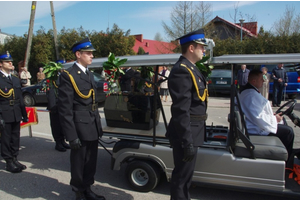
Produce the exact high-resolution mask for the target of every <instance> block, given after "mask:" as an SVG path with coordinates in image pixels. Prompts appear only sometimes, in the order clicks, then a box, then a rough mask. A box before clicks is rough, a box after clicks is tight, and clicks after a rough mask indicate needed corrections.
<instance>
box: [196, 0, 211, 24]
mask: <svg viewBox="0 0 300 200" xmlns="http://www.w3.org/2000/svg"><path fill="white" fill-rule="evenodd" d="M196 8H197V9H198V15H199V20H200V26H201V27H203V26H205V25H206V24H207V23H208V22H209V21H210V20H211V16H212V12H211V10H212V8H211V4H210V3H207V2H204V1H200V2H199V3H198V5H197V7H196Z"/></svg>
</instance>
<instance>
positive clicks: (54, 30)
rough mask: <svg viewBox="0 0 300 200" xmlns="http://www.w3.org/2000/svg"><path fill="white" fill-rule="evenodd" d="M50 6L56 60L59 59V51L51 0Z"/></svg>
mask: <svg viewBox="0 0 300 200" xmlns="http://www.w3.org/2000/svg"><path fill="white" fill-rule="evenodd" d="M50 7H51V17H52V24H53V35H54V46H55V52H56V60H59V52H58V47H57V31H56V23H55V15H54V7H53V1H50Z"/></svg>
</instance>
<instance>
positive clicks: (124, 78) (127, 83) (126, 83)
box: [120, 67, 134, 92]
mask: <svg viewBox="0 0 300 200" xmlns="http://www.w3.org/2000/svg"><path fill="white" fill-rule="evenodd" d="M123 70H124V72H125V74H122V75H121V76H120V87H121V91H126V92H131V79H132V78H133V77H134V70H133V69H132V68H131V67H124V68H123Z"/></svg>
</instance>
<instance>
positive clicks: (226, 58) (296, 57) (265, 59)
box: [63, 53, 300, 68]
mask: <svg viewBox="0 0 300 200" xmlns="http://www.w3.org/2000/svg"><path fill="white" fill-rule="evenodd" d="M180 55H181V54H158V55H129V56H118V57H117V58H120V59H124V58H127V62H126V63H125V64H123V65H122V66H124V67H140V66H157V65H174V64H175V63H176V62H177V60H178V58H179V57H180ZM107 60H108V58H107V57H103V58H94V59H93V63H92V64H91V65H89V68H101V67H102V65H103V63H104V62H105V61H107ZM299 62H300V53H287V54H234V55H223V56H217V57H213V58H211V60H210V62H209V64H210V65H214V66H218V65H228V64H237V65H241V64H246V65H247V64H248V65H250V64H252V65H255V64H279V63H299ZM73 63H74V62H70V63H65V64H64V65H63V66H64V68H69V67H71V66H72V65H73Z"/></svg>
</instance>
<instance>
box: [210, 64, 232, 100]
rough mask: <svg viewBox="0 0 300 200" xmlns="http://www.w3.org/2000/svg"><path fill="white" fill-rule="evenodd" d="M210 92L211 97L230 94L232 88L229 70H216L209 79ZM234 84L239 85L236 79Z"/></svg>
mask: <svg viewBox="0 0 300 200" xmlns="http://www.w3.org/2000/svg"><path fill="white" fill-rule="evenodd" d="M207 83H208V92H209V94H210V95H212V94H217V93H222V94H229V93H230V87H231V71H230V70H227V69H214V70H212V72H211V75H210V76H209V77H208V79H207ZM234 84H237V80H236V78H234Z"/></svg>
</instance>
